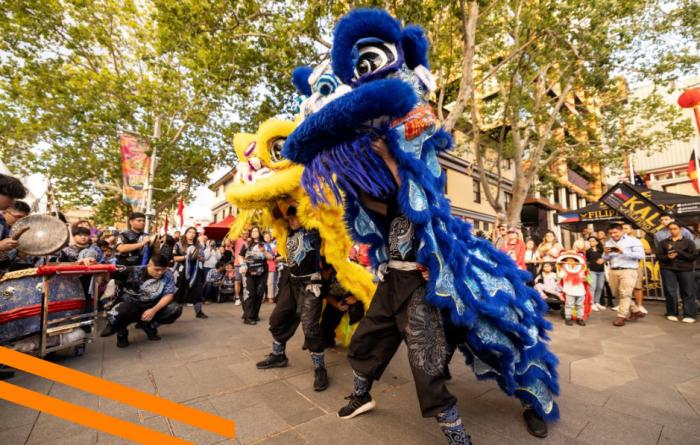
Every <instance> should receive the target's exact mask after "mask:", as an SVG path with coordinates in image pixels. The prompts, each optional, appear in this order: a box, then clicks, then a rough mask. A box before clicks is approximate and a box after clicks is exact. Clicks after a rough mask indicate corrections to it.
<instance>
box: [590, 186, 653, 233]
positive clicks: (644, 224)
mask: <svg viewBox="0 0 700 445" xmlns="http://www.w3.org/2000/svg"><path fill="white" fill-rule="evenodd" d="M600 200H601V201H602V202H604V203H605V204H607V205H608V206H609V207H610V208H611V209H613V210H616V211H617V213H619V214H620V216H622V217H623V218H625V219H627V220H628V221H630V222H631V223H634V225H636V226H637V227H639V228H640V229H642V230H644V231H645V232H646V233H648V234H651V235H653V234H654V233H656V232H658V231H659V230H661V229H663V227H664V226H663V224H661V221H659V220H660V218H661V216H662V215H665V214H666V213H665V212H664V211H663V210H661V208H660V207H659V206H657V205H656V204H654V203H653V202H652V201H650V200H649V199H648V198H647V197H645V196H644V195H642V194H641V193H639V192H637V191H636V190H635V189H633V188H632V187H631V186H630V185H629V184H628V183H626V182H619V183H617V184H615V185H614V186H613V187H612V188H610V190H608V191H607V192H606V193H605V194H604V195H603V196H602V197H601V198H600Z"/></svg>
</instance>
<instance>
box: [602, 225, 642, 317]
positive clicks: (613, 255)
mask: <svg viewBox="0 0 700 445" xmlns="http://www.w3.org/2000/svg"><path fill="white" fill-rule="evenodd" d="M608 235H609V238H608V240H607V241H606V242H605V245H604V249H603V251H604V253H603V259H605V260H606V261H607V262H608V264H609V265H610V271H609V274H608V282H609V284H610V290H612V293H613V295H615V296H616V297H617V298H618V301H619V307H618V310H617V317H616V318H615V321H613V326H624V325H625V321H626V320H627V319H629V320H638V319H640V318H644V315H645V314H644V313H643V312H642V311H640V310H639V307H637V304H636V303H635V302H634V301H633V300H632V292H633V291H634V286H635V283H636V282H637V273H638V268H639V261H640V260H643V259H644V248H643V247H642V243H641V241H639V240H638V239H637V238H634V237H632V236H627V235H624V234H623V232H622V225H621V224H612V225H611V226H610V227H609V228H608ZM628 317H629V318H628Z"/></svg>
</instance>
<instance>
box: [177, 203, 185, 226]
mask: <svg viewBox="0 0 700 445" xmlns="http://www.w3.org/2000/svg"><path fill="white" fill-rule="evenodd" d="M177 216H179V217H180V227H182V226H184V225H185V202H184V201H183V200H182V198H180V200H179V201H178V202H177Z"/></svg>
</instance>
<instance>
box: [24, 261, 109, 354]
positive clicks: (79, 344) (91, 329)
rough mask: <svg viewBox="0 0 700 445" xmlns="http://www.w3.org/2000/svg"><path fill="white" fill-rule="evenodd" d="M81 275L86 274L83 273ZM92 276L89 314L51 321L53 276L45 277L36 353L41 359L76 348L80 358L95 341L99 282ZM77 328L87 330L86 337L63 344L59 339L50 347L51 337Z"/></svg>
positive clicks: (57, 273)
mask: <svg viewBox="0 0 700 445" xmlns="http://www.w3.org/2000/svg"><path fill="white" fill-rule="evenodd" d="M55 274H56V275H61V274H75V272H60V271H57V272H55ZM80 275H84V274H82V273H81V274H80ZM91 275H92V277H93V279H92V280H91V282H90V306H89V307H88V312H86V313H83V314H78V315H72V316H68V317H62V318H55V319H53V320H49V281H50V280H51V278H52V276H53V275H48V276H44V277H43V283H44V288H43V292H42V304H41V332H40V333H39V349H38V350H37V351H36V353H35V354H36V355H38V356H39V357H45V356H46V355H47V354H49V353H51V352H54V351H60V350H64V349H68V348H74V349H73V351H74V354H75V355H76V356H80V355H83V353H84V352H85V345H86V344H88V343H91V342H92V341H93V340H94V339H95V331H96V329H97V280H95V279H94V277H95V276H96V275H97V274H91ZM76 328H81V329H85V330H86V332H85V336H84V337H82V338H80V339H78V340H75V341H71V342H68V343H61V341H60V338H59V342H58V344H57V345H56V346H51V347H49V346H48V340H49V337H54V336H60V335H61V334H64V333H68V332H70V331H73V330H74V329H76Z"/></svg>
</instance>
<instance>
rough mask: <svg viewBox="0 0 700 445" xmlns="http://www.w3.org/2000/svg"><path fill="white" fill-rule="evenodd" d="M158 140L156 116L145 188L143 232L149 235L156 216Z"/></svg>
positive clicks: (158, 131) (158, 125)
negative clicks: (154, 202)
mask: <svg viewBox="0 0 700 445" xmlns="http://www.w3.org/2000/svg"><path fill="white" fill-rule="evenodd" d="M159 138H160V115H159V116H156V120H155V122H154V124H153V143H152V151H151V168H150V171H149V172H148V187H147V188H146V227H145V228H144V231H145V232H146V233H149V230H150V229H151V222H152V221H153V218H154V217H155V216H156V214H155V211H154V210H153V181H154V180H155V175H156V162H158V158H157V157H156V154H157V151H158V149H157V147H158V139H159Z"/></svg>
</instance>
